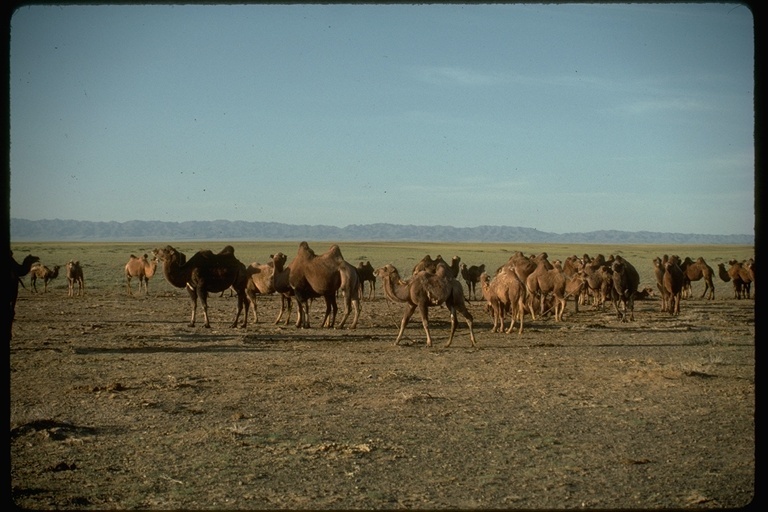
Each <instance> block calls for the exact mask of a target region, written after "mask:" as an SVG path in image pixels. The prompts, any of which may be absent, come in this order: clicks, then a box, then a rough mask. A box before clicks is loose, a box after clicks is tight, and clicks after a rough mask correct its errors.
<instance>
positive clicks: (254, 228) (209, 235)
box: [10, 219, 754, 245]
mask: <svg viewBox="0 0 768 512" xmlns="http://www.w3.org/2000/svg"><path fill="white" fill-rule="evenodd" d="M10 234H11V241H13V242H20V241H51V242H53V241H62V242H63V241H94V242H96V241H132V240H163V241H166V240H167V241H172V240H175V241H178V240H254V241H256V240H259V241H261V240H264V241H270V240H318V241H319V240H322V241H345V240H360V241H422V242H529V243H536V242H542V243H595V244H606V243H608V244H611V243H614V244H735V245H753V244H754V235H746V234H734V235H705V234H691V233H662V232H650V231H613V230H611V231H591V232H588V233H548V232H545V231H539V230H537V229H532V228H522V227H512V226H477V227H472V228H456V227H452V226H413V225H399V224H383V223H381V224H364V225H360V224H352V225H349V226H346V227H343V228H339V227H335V226H309V225H292V224H281V223H277V222H244V221H228V220H216V221H187V222H164V221H140V220H134V221H128V222H92V221H76V220H60V219H54V220H26V219H11V223H10Z"/></svg>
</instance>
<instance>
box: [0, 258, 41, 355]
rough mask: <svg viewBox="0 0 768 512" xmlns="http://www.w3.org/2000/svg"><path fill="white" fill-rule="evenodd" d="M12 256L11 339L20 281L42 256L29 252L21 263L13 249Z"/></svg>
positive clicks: (9, 335)
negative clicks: (15, 256)
mask: <svg viewBox="0 0 768 512" xmlns="http://www.w3.org/2000/svg"><path fill="white" fill-rule="evenodd" d="M10 256H11V264H10V267H11V283H10V286H11V288H10V293H9V295H10V299H11V300H10V307H11V311H10V314H11V316H10V320H9V321H8V339H9V340H10V339H11V336H12V333H13V329H12V325H13V319H14V318H15V317H16V300H17V299H18V297H19V283H20V282H21V278H22V277H24V276H25V275H27V274H29V271H30V269H31V268H32V265H33V264H34V263H37V262H38V261H40V258H38V257H37V256H32V255H31V254H28V255H26V256H25V257H24V259H23V260H22V262H21V263H19V262H17V261H16V258H14V257H13V251H11V253H10Z"/></svg>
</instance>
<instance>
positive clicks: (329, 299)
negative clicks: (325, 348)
mask: <svg viewBox="0 0 768 512" xmlns="http://www.w3.org/2000/svg"><path fill="white" fill-rule="evenodd" d="M289 267H290V268H291V271H290V273H289V275H288V283H289V284H290V286H291V288H292V289H293V293H294V295H295V297H296V302H297V303H298V305H299V320H298V322H297V323H296V327H301V328H305V329H308V328H309V300H310V299H313V298H317V297H323V298H324V299H325V317H324V318H323V326H324V327H329V328H331V327H334V323H335V320H336V312H337V310H338V305H337V303H336V292H337V291H338V290H339V289H341V290H342V291H343V292H344V298H345V306H346V308H345V311H344V317H343V318H342V320H341V323H340V324H339V328H342V327H343V326H344V323H345V322H346V320H347V317H349V314H350V310H352V309H354V311H355V316H354V319H353V321H352V326H351V327H352V328H355V327H356V326H357V319H358V316H359V313H360V280H359V278H358V276H357V269H356V268H355V267H354V266H353V265H352V264H350V263H348V262H347V261H345V260H344V257H343V256H342V254H341V249H340V248H339V246H338V245H335V244H334V245H332V246H331V247H330V248H329V249H328V251H326V252H325V253H324V254H321V255H317V254H315V252H314V251H313V250H312V249H311V248H310V247H309V244H308V243H307V242H301V243H300V244H299V249H298V252H297V253H296V257H295V258H294V259H293V261H291V263H290V265H289Z"/></svg>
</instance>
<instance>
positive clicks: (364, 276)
mask: <svg viewBox="0 0 768 512" xmlns="http://www.w3.org/2000/svg"><path fill="white" fill-rule="evenodd" d="M357 275H358V276H359V277H360V284H361V285H362V286H363V287H364V286H365V283H368V298H369V299H372V298H373V296H374V295H375V294H376V274H375V272H374V269H373V265H371V262H370V261H366V262H362V261H361V262H360V263H358V264H357Z"/></svg>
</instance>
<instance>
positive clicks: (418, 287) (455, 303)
mask: <svg viewBox="0 0 768 512" xmlns="http://www.w3.org/2000/svg"><path fill="white" fill-rule="evenodd" d="M376 275H378V276H379V277H381V280H382V282H383V283H384V293H385V294H386V295H387V297H389V298H390V299H392V300H393V301H395V302H405V303H406V304H407V307H406V309H405V313H404V314H403V318H402V320H401V321H400V331H399V332H398V334H397V339H396V340H395V345H398V344H399V343H400V339H401V338H402V337H403V331H405V326H406V324H408V320H410V318H411V316H413V313H414V312H415V311H416V309H418V310H419V313H420V314H421V324H422V325H423V326H424V332H425V333H426V335H427V346H428V347H431V346H432V336H431V335H430V333H429V308H430V307H432V306H439V305H441V304H445V306H446V307H447V308H448V311H449V312H450V314H451V334H450V336H449V337H448V343H446V344H445V346H446V347H450V346H451V342H452V341H453V335H454V333H455V332H456V325H457V323H458V322H457V320H456V311H458V312H459V313H461V315H462V316H463V317H464V318H465V319H466V321H467V326H468V327H469V339H470V340H471V342H472V346H473V347H474V346H475V333H474V331H473V329H472V323H473V319H472V314H471V313H470V312H469V310H468V309H467V306H466V304H465V303H464V287H463V286H461V283H460V282H459V281H457V280H456V279H454V278H453V277H451V274H450V270H447V269H446V267H444V266H438V267H437V268H436V271H435V273H431V272H428V271H420V272H417V273H416V274H415V275H414V276H413V277H411V279H410V280H409V281H403V280H402V279H401V278H400V274H399V273H398V271H397V269H396V268H395V267H394V266H393V265H391V264H388V265H385V266H383V267H381V268H379V269H377V270H376Z"/></svg>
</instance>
